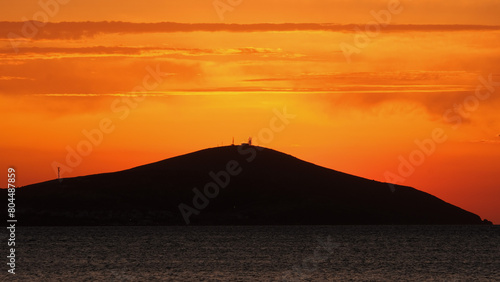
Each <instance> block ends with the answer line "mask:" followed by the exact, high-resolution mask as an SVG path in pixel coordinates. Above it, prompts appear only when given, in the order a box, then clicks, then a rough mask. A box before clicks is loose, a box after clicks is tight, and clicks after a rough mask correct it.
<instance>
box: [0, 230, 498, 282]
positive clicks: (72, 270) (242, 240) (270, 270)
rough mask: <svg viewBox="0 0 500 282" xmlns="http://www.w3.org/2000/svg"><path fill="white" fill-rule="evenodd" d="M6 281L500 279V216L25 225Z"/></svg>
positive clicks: (1, 276)
mask: <svg viewBox="0 0 500 282" xmlns="http://www.w3.org/2000/svg"><path fill="white" fill-rule="evenodd" d="M5 234H6V233H5V232H3V233H2V235H3V237H2V246H3V247H2V248H0V250H2V251H1V252H2V254H3V255H2V257H3V258H4V259H3V260H4V262H3V263H2V265H3V267H2V269H3V270H2V273H1V274H0V280H1V281H11V280H14V281H15V280H18V281H155V280H156V281H158V280H160V281H161V280H163V281H222V280H229V281H276V280H278V281H332V280H342V281H345V280H370V281H375V280H376V281H382V280H414V281H422V280H437V281H445V280H446V281H464V280H469V281H472V280H483V281H500V226H491V227H490V226H281V227H276V226H272V227H271V226H236V227H228V226H225V227H193V226H187V227H19V228H18V229H17V230H16V247H17V248H16V259H17V261H16V275H11V274H8V273H7V269H8V266H7V265H6V262H7V258H6V256H7V255H8V253H7V250H8V247H7V243H6V235H5Z"/></svg>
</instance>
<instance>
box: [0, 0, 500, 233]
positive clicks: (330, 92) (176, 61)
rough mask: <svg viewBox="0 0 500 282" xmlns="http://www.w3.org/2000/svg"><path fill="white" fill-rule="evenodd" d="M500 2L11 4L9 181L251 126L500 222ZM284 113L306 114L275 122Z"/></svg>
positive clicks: (78, 169)
mask: <svg viewBox="0 0 500 282" xmlns="http://www.w3.org/2000/svg"><path fill="white" fill-rule="evenodd" d="M40 3H42V4H40ZM499 15H500V1H497V0H480V1H443V0H432V1H431V0H422V1H415V0H413V1H403V0H402V1H388V0H361V1H346V0H331V1H327V0H296V1H275V0H266V1H263V0H253V1H248V0H220V1H219V0H217V1H213V0H185V1H166V0H161V1H159V0H144V1H128V0H120V1H97V0H60V1H56V0H41V1H40V2H39V1H27V0H18V1H2V2H1V3H0V21H1V22H0V40H1V43H0V44H1V47H0V58H1V60H0V113H1V115H2V118H1V120H0V132H1V136H2V138H1V139H0V151H1V164H2V167H3V169H4V170H5V173H3V174H2V177H1V178H0V181H2V182H0V183H5V185H1V184H0V187H4V186H7V185H6V183H7V173H6V170H7V168H8V167H15V168H16V170H17V184H18V185H27V184H32V183H36V182H41V181H46V180H50V179H54V178H56V177H57V169H56V167H57V166H60V167H61V174H62V177H74V176H81V175H88V174H94V173H102V172H110V171H117V170H122V169H127V168H130V167H133V166H138V165H142V164H146V163H150V162H153V161H158V160H161V159H165V158H169V157H173V156H177V155H180V154H184V153H189V152H192V151H195V150H199V149H204V148H207V147H215V146H218V145H229V144H230V143H231V140H232V138H233V137H234V138H235V142H236V143H241V142H244V141H246V139H247V138H248V137H249V136H252V137H253V138H254V141H255V143H256V144H257V145H262V146H265V147H269V148H272V149H275V150H278V151H282V152H285V153H288V154H291V155H294V156H296V157H298V158H301V159H303V160H306V161H310V162H313V163H315V164H318V165H321V166H325V167H328V168H332V169H335V170H339V171H342V172H346V173H350V174H355V175H358V176H362V177H365V178H369V179H375V180H378V181H384V182H386V181H387V182H396V183H398V184H402V185H408V186H412V187H415V188H417V189H419V190H422V191H425V192H428V193H431V194H433V195H435V196H437V197H439V198H441V199H443V200H445V201H447V202H450V203H452V204H454V205H458V206H460V207H462V208H464V209H466V210H469V211H471V212H474V213H477V214H479V215H480V216H481V217H483V218H487V219H489V220H492V221H493V222H495V223H497V224H498V223H500V205H499V202H500V176H499V172H500V171H499V169H500V114H499V109H500V17H499ZM276 111H278V112H281V113H283V111H286V113H288V114H289V115H293V116H295V117H294V118H291V119H290V122H289V123H288V124H286V126H285V127H284V128H283V129H282V130H274V131H272V130H271V131H270V130H269V129H273V126H272V125H270V122H271V121H272V120H273V117H274V116H275V115H276ZM269 132H272V136H269V134H267V135H266V133H269ZM433 138H434V139H433ZM431 140H432V141H431ZM75 155H78V156H77V157H75ZM305 189H306V188H305Z"/></svg>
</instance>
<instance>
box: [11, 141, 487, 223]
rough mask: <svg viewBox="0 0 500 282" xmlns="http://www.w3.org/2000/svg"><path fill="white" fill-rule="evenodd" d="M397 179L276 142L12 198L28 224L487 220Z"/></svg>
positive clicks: (28, 189) (33, 188)
mask: <svg viewBox="0 0 500 282" xmlns="http://www.w3.org/2000/svg"><path fill="white" fill-rule="evenodd" d="M395 187H396V190H395V191H394V192H392V191H391V190H390V189H389V186H388V185H387V184H386V183H380V182H376V181H372V180H367V179H364V178H360V177H356V176H353V175H349V174H345V173H341V172H338V171H334V170H331V169H327V168H323V167H320V166H317V165H314V164H311V163H308V162H305V161H301V160H299V159H297V158H294V157H292V156H289V155H286V154H283V153H280V152H277V151H274V150H271V149H265V148H262V147H255V146H245V147H243V146H227V147H218V148H211V149H205V150H201V151H197V152H194V153H190V154H186V155H182V156H178V157H174V158H170V159H166V160H163V161H160V162H156V163H152V164H148V165H144V166H139V167H136V168H132V169H128V170H124V171H119V172H114V173H105V174H97V175H89V176H84V177H75V178H67V179H63V180H62V181H59V180H52V181H48V182H43V183H38V184H33V185H29V186H25V187H22V188H19V189H17V192H16V206H17V217H18V218H20V219H22V222H23V225H115V224H119V225H129V224H130V225H177V224H179V225H184V224H186V223H188V222H189V223H190V224H234V225H245V224H481V223H482V221H481V219H480V217H479V216H477V215H475V214H473V213H470V212H467V211H465V210H462V209H460V208H458V207H456V206H453V205H451V204H448V203H446V202H444V201H442V200H440V199H438V198H436V197H434V196H432V195H430V194H427V193H424V192H421V191H418V190H416V189H413V188H410V187H404V186H397V185H396V186H395ZM195 188H196V189H195Z"/></svg>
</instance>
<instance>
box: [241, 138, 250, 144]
mask: <svg viewBox="0 0 500 282" xmlns="http://www.w3.org/2000/svg"><path fill="white" fill-rule="evenodd" d="M241 146H252V137H248V143H241Z"/></svg>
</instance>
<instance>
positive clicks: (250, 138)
mask: <svg viewBox="0 0 500 282" xmlns="http://www.w3.org/2000/svg"><path fill="white" fill-rule="evenodd" d="M248 145H250V146H252V137H248Z"/></svg>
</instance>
